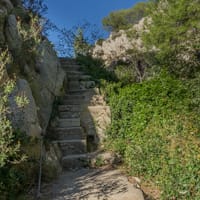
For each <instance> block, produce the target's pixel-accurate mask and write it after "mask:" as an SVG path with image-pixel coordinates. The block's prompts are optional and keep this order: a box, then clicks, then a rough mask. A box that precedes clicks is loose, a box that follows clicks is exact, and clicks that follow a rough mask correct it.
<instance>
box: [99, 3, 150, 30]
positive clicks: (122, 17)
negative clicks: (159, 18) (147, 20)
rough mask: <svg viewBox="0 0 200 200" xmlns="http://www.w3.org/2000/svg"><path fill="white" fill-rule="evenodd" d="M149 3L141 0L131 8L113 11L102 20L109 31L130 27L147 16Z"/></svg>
mask: <svg viewBox="0 0 200 200" xmlns="http://www.w3.org/2000/svg"><path fill="white" fill-rule="evenodd" d="M149 5H150V4H149V3H147V2H140V3H137V4H136V5H135V6H133V7H132V8H130V9H124V10H119V11H115V12H111V13H110V14H109V15H108V16H107V17H105V18H104V19H103V20H102V24H103V26H104V27H105V29H107V30H109V31H119V30H121V29H128V28H130V27H132V26H133V24H136V23H137V22H138V21H139V20H140V19H141V18H143V17H145V16H147V14H148V13H149V11H148V10H149V9H148V8H149Z"/></svg>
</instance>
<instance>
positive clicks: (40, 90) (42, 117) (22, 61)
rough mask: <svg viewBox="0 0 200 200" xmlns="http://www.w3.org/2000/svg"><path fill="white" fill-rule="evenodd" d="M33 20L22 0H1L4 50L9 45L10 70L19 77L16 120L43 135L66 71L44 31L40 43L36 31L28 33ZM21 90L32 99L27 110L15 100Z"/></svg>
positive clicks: (26, 129) (12, 105)
mask: <svg viewBox="0 0 200 200" xmlns="http://www.w3.org/2000/svg"><path fill="white" fill-rule="evenodd" d="M19 22H20V23H21V27H22V28H24V29H23V30H19V27H20V26H18V23H19ZM30 24H31V23H30V16H29V14H28V13H27V11H26V10H25V9H24V8H23V7H22V3H21V1H20V0H12V1H11V0H0V51H1V50H4V49H5V47H8V51H9V53H10V55H11V57H12V63H11V64H9V65H8V68H7V73H8V76H11V77H13V73H14V75H15V77H16V89H15V90H14V91H13V94H12V95H11V96H10V99H9V102H10V110H11V114H10V116H11V119H12V123H13V125H14V127H15V128H19V129H20V130H21V131H23V132H26V134H27V135H34V136H39V135H40V134H41V133H42V132H45V130H46V127H47V125H48V123H49V119H50V116H51V112H52V107H53V102H54V100H55V97H56V96H59V95H60V94H61V91H62V88H63V82H64V79H65V72H64V71H63V70H62V69H61V66H60V62H59V59H58V57H57V55H56V53H55V51H54V50H53V47H52V45H51V44H50V42H49V41H48V40H47V39H46V38H45V37H43V36H41V35H40V36H39V37H40V41H39V42H38V43H37V44H36V41H35V40H34V39H35V38H34V34H33V37H32V38H31V37H30V36H29V35H28V34H31V32H30V30H32V29H31V28H32V27H30ZM24 31H27V32H26V33H24ZM24 35H26V37H27V38H28V39H27V38H24ZM32 45H34V46H33V48H32ZM33 50H34V51H33ZM18 94H23V95H25V96H26V97H27V99H28V101H29V103H28V105H26V106H25V108H24V109H23V110H22V109H19V108H17V105H16V103H15V99H14V98H15V96H16V95H18Z"/></svg>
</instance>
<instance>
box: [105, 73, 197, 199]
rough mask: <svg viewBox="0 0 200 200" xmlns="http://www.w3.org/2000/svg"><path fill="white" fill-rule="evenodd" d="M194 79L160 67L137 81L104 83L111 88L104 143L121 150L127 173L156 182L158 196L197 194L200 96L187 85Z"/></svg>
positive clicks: (186, 197)
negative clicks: (123, 84)
mask: <svg viewBox="0 0 200 200" xmlns="http://www.w3.org/2000/svg"><path fill="white" fill-rule="evenodd" d="M198 80H199V79H198ZM193 81H194V80H193ZM193 81H180V80H177V79H175V78H173V77H170V76H169V75H167V74H166V73H163V74H162V75H160V76H158V77H156V78H154V79H152V80H149V81H145V82H143V83H140V84H132V85H128V86H126V87H121V85H120V84H118V85H116V84H113V85H111V86H109V87H108V88H107V91H112V92H107V95H108V96H109V98H108V99H109V104H110V106H111V109H112V125H111V128H110V130H109V132H108V133H109V144H110V146H112V148H114V149H115V150H116V151H118V152H119V153H120V154H122V155H123V158H124V163H125V164H126V166H127V168H128V171H129V172H130V173H132V174H134V175H138V176H144V178H145V179H146V180H151V181H152V180H153V182H155V183H156V184H157V185H158V186H159V187H160V189H161V191H162V197H161V198H162V199H184V200H186V199H188V200H189V199H198V197H199V194H200V185H199V181H200V179H199V170H200V159H199V145H200V138H199V137H200V132H199V131H200V124H199V119H200V112H199V109H198V108H199V100H197V99H199V97H200V96H199V90H191V89H192V88H193V84H194V82H193ZM196 81H197V80H196ZM194 99H196V100H197V101H195V102H196V103H193V100H194Z"/></svg>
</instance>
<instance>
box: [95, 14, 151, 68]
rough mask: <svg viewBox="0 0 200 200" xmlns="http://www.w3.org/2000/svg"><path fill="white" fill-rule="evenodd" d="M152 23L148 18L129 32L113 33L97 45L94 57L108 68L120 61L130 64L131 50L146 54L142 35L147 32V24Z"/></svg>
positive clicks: (143, 19)
mask: <svg viewBox="0 0 200 200" xmlns="http://www.w3.org/2000/svg"><path fill="white" fill-rule="evenodd" d="M150 21H151V20H150V19H148V18H142V19H141V20H140V21H139V22H138V23H137V24H135V25H133V27H132V28H130V29H128V30H120V31H119V32H112V33H111V34H110V36H109V38H108V39H106V40H104V41H103V42H102V43H99V42H97V43H96V44H95V47H94V49H93V51H92V55H93V57H94V58H100V59H102V60H103V61H104V62H105V65H106V66H110V65H113V64H114V65H115V63H117V62H118V61H123V62H129V61H130V59H132V58H130V54H129V53H128V51H130V50H132V51H134V52H136V51H137V52H138V53H143V52H145V48H144V45H143V42H142V39H141V35H142V33H143V32H144V31H146V26H145V24H146V23H150ZM132 55H133V53H132Z"/></svg>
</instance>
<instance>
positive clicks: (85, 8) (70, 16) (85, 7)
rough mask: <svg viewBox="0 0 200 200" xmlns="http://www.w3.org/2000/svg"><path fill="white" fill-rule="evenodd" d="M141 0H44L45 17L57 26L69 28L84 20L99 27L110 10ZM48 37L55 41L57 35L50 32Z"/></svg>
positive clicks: (128, 6) (131, 4)
mask: <svg viewBox="0 0 200 200" xmlns="http://www.w3.org/2000/svg"><path fill="white" fill-rule="evenodd" d="M137 2H141V0H57V1H55V0H45V3H46V5H47V6H48V13H47V18H49V19H50V20H51V21H52V22H53V23H55V24H56V25H57V26H58V27H59V28H62V27H63V28H66V29H70V28H71V27H72V26H73V25H77V24H79V23H81V22H82V21H84V20H86V21H88V22H90V23H91V24H96V25H97V26H98V27H101V21H102V19H103V17H105V16H107V15H108V14H109V13H110V12H111V11H115V10H119V9H125V8H130V7H132V6H133V5H134V4H135V3H137ZM49 39H50V40H51V41H52V42H53V43H56V42H57V40H58V39H57V35H56V34H53V33H52V34H50V36H49Z"/></svg>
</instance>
